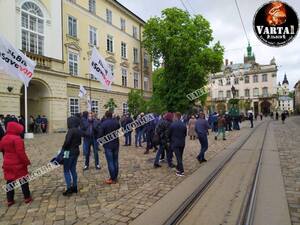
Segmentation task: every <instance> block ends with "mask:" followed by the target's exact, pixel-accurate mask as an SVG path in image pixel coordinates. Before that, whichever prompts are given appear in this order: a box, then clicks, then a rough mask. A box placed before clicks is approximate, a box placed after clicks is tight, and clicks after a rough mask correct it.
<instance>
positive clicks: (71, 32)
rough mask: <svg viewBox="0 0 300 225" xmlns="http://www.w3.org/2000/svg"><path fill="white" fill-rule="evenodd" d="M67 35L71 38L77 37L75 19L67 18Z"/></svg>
mask: <svg viewBox="0 0 300 225" xmlns="http://www.w3.org/2000/svg"><path fill="white" fill-rule="evenodd" d="M68 21H69V22H68V24H69V35H70V36H72V37H77V19H76V18H75V17H73V16H69V19H68Z"/></svg>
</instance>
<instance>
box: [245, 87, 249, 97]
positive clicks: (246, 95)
mask: <svg viewBox="0 0 300 225" xmlns="http://www.w3.org/2000/svg"><path fill="white" fill-rule="evenodd" d="M245 97H250V90H249V89H245Z"/></svg>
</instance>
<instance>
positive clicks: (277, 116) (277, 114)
mask: <svg viewBox="0 0 300 225" xmlns="http://www.w3.org/2000/svg"><path fill="white" fill-rule="evenodd" d="M275 118H276V120H278V119H279V113H278V112H276V114H275Z"/></svg>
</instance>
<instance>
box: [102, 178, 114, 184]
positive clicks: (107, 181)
mask: <svg viewBox="0 0 300 225" xmlns="http://www.w3.org/2000/svg"><path fill="white" fill-rule="evenodd" d="M104 183H105V184H115V183H116V182H115V181H113V180H112V179H107V180H105V181H104Z"/></svg>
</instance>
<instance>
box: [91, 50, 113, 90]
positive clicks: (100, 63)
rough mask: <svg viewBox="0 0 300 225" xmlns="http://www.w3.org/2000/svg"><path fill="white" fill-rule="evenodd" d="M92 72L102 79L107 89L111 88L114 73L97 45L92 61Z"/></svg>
mask: <svg viewBox="0 0 300 225" xmlns="http://www.w3.org/2000/svg"><path fill="white" fill-rule="evenodd" d="M90 74H93V75H94V76H95V77H96V78H97V79H98V80H100V82H101V83H102V85H103V86H104V88H105V89H106V90H111V83H112V81H113V75H112V73H111V70H110V67H109V66H108V64H107V62H106V61H105V59H104V58H103V57H102V56H101V55H100V54H99V52H98V51H97V49H96V48H95V47H94V48H93V51H92V57H91V61H90Z"/></svg>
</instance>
